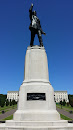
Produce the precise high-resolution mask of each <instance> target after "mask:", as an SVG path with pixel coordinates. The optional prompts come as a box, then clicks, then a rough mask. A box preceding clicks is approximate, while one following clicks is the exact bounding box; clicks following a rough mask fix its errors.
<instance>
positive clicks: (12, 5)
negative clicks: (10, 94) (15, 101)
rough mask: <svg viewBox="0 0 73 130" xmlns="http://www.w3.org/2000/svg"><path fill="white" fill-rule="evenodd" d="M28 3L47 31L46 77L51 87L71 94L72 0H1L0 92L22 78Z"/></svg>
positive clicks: (11, 88)
mask: <svg viewBox="0 0 73 130" xmlns="http://www.w3.org/2000/svg"><path fill="white" fill-rule="evenodd" d="M31 3H34V10H36V11H37V16H38V17H39V19H40V22H41V26H42V29H43V31H45V32H46V36H42V37H43V43H44V47H45V49H46V53H47V58H48V67H49V80H50V82H51V84H52V86H53V88H54V90H67V91H68V94H73V0H39V1H37V0H0V93H2V94H6V93H7V91H16V90H17V91H18V90H19V87H20V85H21V84H22V82H23V78H24V60H25V53H26V49H27V47H28V46H29V44H30V31H29V24H30V19H29V7H30V5H31ZM34 44H35V45H36V44H37V45H38V44H39V42H38V38H37V36H36V37H35V41H34Z"/></svg>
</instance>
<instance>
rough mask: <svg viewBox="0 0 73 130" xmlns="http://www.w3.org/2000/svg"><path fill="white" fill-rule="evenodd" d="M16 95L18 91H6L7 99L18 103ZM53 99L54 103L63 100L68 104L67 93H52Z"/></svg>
mask: <svg viewBox="0 0 73 130" xmlns="http://www.w3.org/2000/svg"><path fill="white" fill-rule="evenodd" d="M18 93H19V92H18V91H8V92H7V99H8V100H10V99H11V100H13V99H14V100H15V101H18ZM54 98H55V101H56V103H59V102H60V101H61V100H62V101H63V100H64V99H65V101H66V102H69V100H68V94H67V91H54Z"/></svg>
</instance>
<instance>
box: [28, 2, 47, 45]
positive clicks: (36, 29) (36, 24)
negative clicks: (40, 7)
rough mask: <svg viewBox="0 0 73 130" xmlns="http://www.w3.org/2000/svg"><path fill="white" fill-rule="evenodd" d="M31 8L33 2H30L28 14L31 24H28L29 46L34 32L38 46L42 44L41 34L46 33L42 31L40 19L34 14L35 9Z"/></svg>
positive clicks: (31, 43) (32, 40)
mask: <svg viewBox="0 0 73 130" xmlns="http://www.w3.org/2000/svg"><path fill="white" fill-rule="evenodd" d="M32 9H33V4H31V7H30V9H29V16H30V21H31V24H30V26H29V29H30V31H31V41H30V46H33V42H34V37H35V34H37V35H38V38H39V42H40V46H43V41H42V34H44V35H45V34H46V33H45V32H43V30H42V28H41V25H40V20H39V18H38V17H37V16H36V11H32Z"/></svg>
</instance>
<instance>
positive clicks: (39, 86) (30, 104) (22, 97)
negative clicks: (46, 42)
mask: <svg viewBox="0 0 73 130" xmlns="http://www.w3.org/2000/svg"><path fill="white" fill-rule="evenodd" d="M24 129H25V130H29V129H33V130H35V129H39V130H73V125H72V126H71V125H69V124H68V122H67V121H64V120H60V115H59V113H58V112H57V111H56V104H55V101H54V90H53V87H52V86H51V84H50V82H49V75H48V63H47V56H46V52H45V49H44V47H39V46H33V47H28V48H27V51H26V57H25V69H24V81H23V83H22V85H21V86H20V90H19V101H18V108H17V111H16V112H15V113H14V115H13V120H9V121H6V123H5V124H4V126H3V125H0V130H24Z"/></svg>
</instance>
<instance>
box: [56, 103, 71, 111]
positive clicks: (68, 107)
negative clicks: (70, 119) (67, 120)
mask: <svg viewBox="0 0 73 130" xmlns="http://www.w3.org/2000/svg"><path fill="white" fill-rule="evenodd" d="M56 106H57V107H58V108H60V109H61V105H60V104H56ZM62 109H63V110H65V111H68V112H69V111H73V107H71V106H70V105H69V106H67V105H65V106H62Z"/></svg>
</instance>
